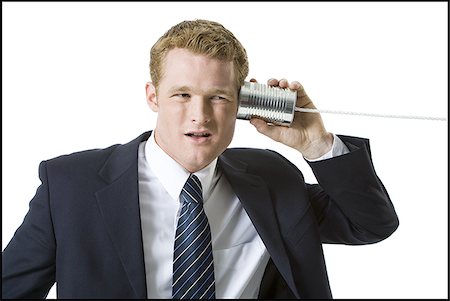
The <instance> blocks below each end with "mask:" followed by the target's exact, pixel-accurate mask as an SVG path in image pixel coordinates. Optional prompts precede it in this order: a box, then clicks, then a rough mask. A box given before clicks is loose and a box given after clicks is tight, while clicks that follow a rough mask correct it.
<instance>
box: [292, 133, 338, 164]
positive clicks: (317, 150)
mask: <svg viewBox="0 0 450 301" xmlns="http://www.w3.org/2000/svg"><path fill="white" fill-rule="evenodd" d="M333 140H334V136H333V134H332V133H326V134H324V135H323V136H322V137H320V138H318V139H315V140H313V141H311V143H309V144H308V146H306V147H305V148H303V149H301V150H299V151H300V152H301V153H302V155H303V157H304V158H305V159H307V160H314V159H317V158H320V157H322V156H323V155H325V154H326V153H328V152H329V151H330V150H331V149H332V147H333Z"/></svg>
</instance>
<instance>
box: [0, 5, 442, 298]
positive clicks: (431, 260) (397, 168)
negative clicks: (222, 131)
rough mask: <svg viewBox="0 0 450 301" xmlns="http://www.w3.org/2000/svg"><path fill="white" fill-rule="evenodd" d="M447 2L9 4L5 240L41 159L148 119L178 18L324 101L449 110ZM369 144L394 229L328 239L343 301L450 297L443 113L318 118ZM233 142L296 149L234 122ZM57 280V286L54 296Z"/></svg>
mask: <svg viewBox="0 0 450 301" xmlns="http://www.w3.org/2000/svg"><path fill="white" fill-rule="evenodd" d="M447 6H448V5H447V3H446V2H431V3H425V2H423V3H421V2H410V3H398V2H397V3H395V2H394V3H389V2H381V3H376V2H366V3H364V2H361V3H345V2H341V3H331V2H323V3H321V2H318V3H317V2H316V3H295V2H294V3H292V2H284V3H277V2H262V3H257V2H256V3H255V2H247V3H246V2H242V3H239V2H231V3H224V2H215V3H195V2H191V3H189V2H188V3H182V2H172V3H171V2H166V3H157V2H156V3H152V2H150V3H133V2H132V3H120V2H116V3H114V2H113V3H88V2H85V3H83V2H81V3H77V2H75V3H64V2H61V3H58V2H57V3H45V2H43V3H32V2H19V3H9V2H7V3H5V2H3V3H2V39H3V41H2V42H3V43H2V55H3V57H2V65H3V66H2V72H3V74H2V75H3V76H2V94H3V95H2V109H3V110H2V140H3V141H2V142H3V143H2V155H3V157H2V173H3V175H2V209H3V210H2V249H3V248H5V247H6V244H7V243H8V242H9V240H10V239H11V237H12V235H13V233H14V231H15V229H16V228H17V227H18V226H19V225H20V223H21V222H22V219H23V217H24V215H25V213H26V212H27V210H28V203H29V201H30V200H31V198H32V197H33V195H34V193H35V191H36V188H37V187H38V185H39V184H40V182H39V179H38V175H37V171H38V164H39V162H40V161H41V160H44V159H49V158H52V157H55V156H58V155H61V154H66V153H71V152H74V151H78V150H84V149H88V148H98V147H99V148H103V147H107V146H109V145H111V144H115V143H126V142H128V141H130V140H132V139H133V138H135V137H136V136H138V135H139V134H140V133H141V132H144V131H147V130H149V129H152V128H153V127H154V124H155V120H156V114H155V113H153V112H152V111H151V110H150V109H149V108H148V107H147V105H146V102H145V90H144V85H145V82H146V81H148V80H149V71H148V63H149V50H150V48H151V46H152V45H153V43H154V42H155V41H156V39H157V38H158V37H159V36H161V35H162V34H163V33H164V32H165V31H166V30H167V29H169V27H171V26H172V25H174V24H176V23H178V22H180V21H182V20H187V19H195V18H205V19H211V20H215V21H218V22H220V23H222V24H223V25H225V27H227V28H228V29H230V30H231V31H232V32H233V33H235V35H236V37H237V38H238V39H239V40H240V41H241V42H242V43H243V45H244V46H245V47H246V49H247V52H248V56H249V59H250V74H249V78H250V77H255V78H256V79H258V81H260V82H265V81H266V80H267V79H268V78H270V77H276V78H281V77H285V78H287V79H288V80H298V81H300V82H301V83H302V84H303V85H304V86H305V89H306V91H307V92H308V94H309V95H310V97H311V98H312V99H313V101H314V102H315V104H316V106H317V107H318V108H322V109H335V110H349V111H359V112H369V113H387V114H403V115H425V116H437V117H445V118H446V117H447V97H448V95H447V92H448V86H447V81H448V69H447V65H448V61H447V59H448V58H447V56H448V46H447V43H448V32H447V25H448V15H447V9H448V7H447ZM323 119H324V121H325V125H326V127H327V129H328V130H329V131H331V132H334V133H337V134H346V135H353V136H360V137H366V138H369V139H370V142H371V150H372V156H373V160H374V164H375V169H376V171H377V173H378V175H379V176H380V177H381V179H382V180H383V182H384V184H385V186H386V188H387V189H388V191H389V193H390V196H391V199H392V201H393V203H394V205H395V208H396V210H397V213H398V216H399V219H400V227H399V228H398V230H397V231H396V232H395V233H394V234H393V235H392V236H391V237H389V238H388V239H387V240H385V241H382V242H380V243H378V244H374V245H367V246H343V245H325V246H324V251H325V256H326V261H327V267H328V272H329V277H330V282H331V288H332V291H333V296H334V297H335V298H447V297H448V284H447V281H448V268H447V265H448V262H447V261H448V257H447V256H448V246H447V243H448V232H447V226H448V219H447V218H448V215H447V212H448V211H447V208H448V186H447V181H448V169H447V161H448V157H447V155H448V146H447V142H448V140H447V139H448V138H447V128H448V123H447V121H427V120H407V119H392V118H378V117H360V116H346V115H334V114H323ZM232 146H251V147H262V148H271V149H275V150H277V151H279V152H281V153H283V154H284V155H285V156H286V157H288V158H289V159H291V160H292V161H293V162H294V163H295V164H297V165H298V166H299V168H300V169H301V170H302V171H303V172H304V174H305V176H306V179H307V180H308V181H309V182H315V179H314V177H313V175H312V173H311V170H310V169H309V167H308V166H307V164H306V163H305V162H304V161H303V159H302V158H301V157H300V156H299V155H298V154H296V153H295V152H294V151H291V150H289V149H287V148H286V147H283V146H281V145H279V144H277V143H275V142H272V141H270V140H268V138H265V137H263V136H262V135H259V134H258V133H257V132H256V130H255V129H254V128H253V127H252V126H251V125H250V124H249V123H248V122H247V121H242V120H239V121H238V122H237V128H236V134H235V137H234V140H233V142H232ZM55 296H56V294H55V290H54V289H52V290H51V292H50V294H49V297H53V298H54V297H55Z"/></svg>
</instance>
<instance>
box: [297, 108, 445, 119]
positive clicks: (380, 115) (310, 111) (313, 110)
mask: <svg viewBox="0 0 450 301" xmlns="http://www.w3.org/2000/svg"><path fill="white" fill-rule="evenodd" d="M295 111H296V112H305V113H330V114H344V115H359V116H369V117H385V118H401V119H423V120H435V121H446V120H447V118H444V117H431V116H411V115H388V114H374V113H361V112H349V111H335V110H322V109H320V110H318V109H310V108H298V107H295Z"/></svg>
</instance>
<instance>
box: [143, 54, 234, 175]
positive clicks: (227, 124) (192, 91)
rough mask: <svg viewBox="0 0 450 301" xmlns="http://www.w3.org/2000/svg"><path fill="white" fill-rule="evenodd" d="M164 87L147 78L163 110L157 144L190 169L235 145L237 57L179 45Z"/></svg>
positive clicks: (153, 102) (154, 103)
mask: <svg viewBox="0 0 450 301" xmlns="http://www.w3.org/2000/svg"><path fill="white" fill-rule="evenodd" d="M164 64H165V65H164V66H163V77H162V78H161V80H160V83H159V87H158V91H157V92H156V87H155V86H154V85H153V84H152V83H147V85H146V93H147V102H148V103H149V105H150V107H151V108H152V110H153V111H155V112H158V118H157V122H156V128H155V131H154V134H155V139H156V143H157V144H158V145H159V146H160V147H161V148H162V149H163V150H164V151H165V152H166V153H167V154H168V155H169V156H170V157H172V158H173V159H174V160H175V161H177V162H178V163H179V164H181V165H182V166H183V167H184V168H186V169H187V170H188V171H189V172H196V171H198V170H200V169H202V168H203V167H205V166H207V165H208V164H209V163H211V161H213V160H214V159H215V158H216V157H218V156H219V155H220V154H221V153H222V152H223V151H224V150H225V149H226V148H227V147H228V145H229V144H230V142H231V140H232V138H233V133H234V127H235V123H236V112H237V104H238V101H237V96H238V91H237V89H236V86H235V78H234V69H233V63H232V62H223V61H219V60H217V59H211V58H208V57H206V56H204V55H197V54H193V53H192V52H190V51H188V50H186V49H180V48H175V49H172V50H170V51H169V52H168V53H167V56H166V59H165V63H164Z"/></svg>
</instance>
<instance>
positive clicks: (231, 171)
mask: <svg viewBox="0 0 450 301" xmlns="http://www.w3.org/2000/svg"><path fill="white" fill-rule="evenodd" d="M219 165H220V167H221V170H222V172H223V173H224V175H225V176H226V178H227V180H228V182H229V183H230V185H231V186H232V187H233V190H234V192H235V193H236V195H237V197H238V198H239V200H240V201H241V203H242V206H243V207H244V209H245V211H246V212H247V214H248V215H249V217H250V219H251V221H252V222H253V224H254V226H255V228H256V230H257V231H258V234H259V235H260V237H261V239H262V241H263V242H264V244H265V246H266V248H267V251H268V252H269V254H270V256H271V258H272V260H273V262H274V263H275V265H276V266H277V268H278V270H279V271H280V273H281V274H282V275H283V278H284V279H285V281H286V283H287V284H288V285H289V287H290V288H291V290H292V291H293V292H294V294H295V295H296V296H297V297H299V294H298V291H297V288H296V286H295V282H294V278H293V276H292V271H291V268H290V264H289V259H288V256H287V253H286V249H285V247H284V243H283V241H282V239H281V232H280V228H279V226H278V223H279V221H278V219H277V217H276V216H275V214H274V210H273V204H272V200H271V198H270V194H269V191H268V188H267V185H266V184H265V182H264V181H263V179H262V178H261V177H259V176H257V175H253V174H251V173H249V172H248V171H247V164H246V163H244V162H242V161H238V160H235V159H232V158H230V157H228V156H227V155H226V152H225V153H224V154H223V155H221V156H220V157H219Z"/></svg>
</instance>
